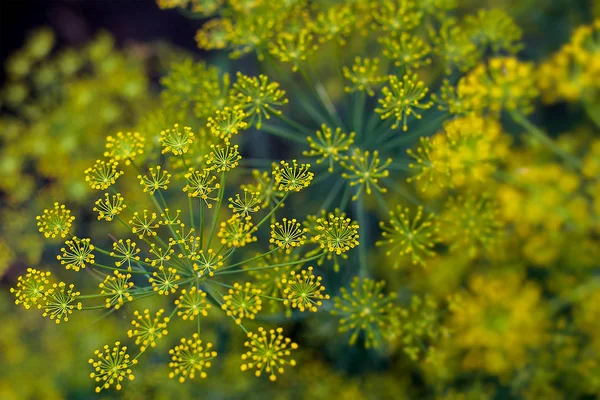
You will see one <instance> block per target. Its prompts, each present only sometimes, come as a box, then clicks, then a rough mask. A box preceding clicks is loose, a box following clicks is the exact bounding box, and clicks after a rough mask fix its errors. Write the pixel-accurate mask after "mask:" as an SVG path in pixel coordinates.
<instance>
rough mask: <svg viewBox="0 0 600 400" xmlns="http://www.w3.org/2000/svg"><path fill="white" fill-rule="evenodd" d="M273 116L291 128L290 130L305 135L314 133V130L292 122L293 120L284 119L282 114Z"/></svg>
mask: <svg viewBox="0 0 600 400" xmlns="http://www.w3.org/2000/svg"><path fill="white" fill-rule="evenodd" d="M275 116H276V117H277V118H279V119H280V120H282V121H283V122H285V123H286V124H288V125H289V126H291V127H292V128H295V129H298V130H299V131H301V132H302V133H304V134H305V135H311V134H312V133H313V132H314V129H311V128H309V127H307V126H305V125H302V124H301V123H299V122H296V121H294V120H293V119H290V118H288V117H286V116H285V115H283V113H280V114H275Z"/></svg>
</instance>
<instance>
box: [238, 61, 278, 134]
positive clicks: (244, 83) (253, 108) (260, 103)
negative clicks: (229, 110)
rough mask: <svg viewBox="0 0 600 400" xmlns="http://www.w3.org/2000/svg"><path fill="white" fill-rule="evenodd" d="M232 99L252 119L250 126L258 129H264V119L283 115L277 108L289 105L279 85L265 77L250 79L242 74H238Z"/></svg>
mask: <svg viewBox="0 0 600 400" xmlns="http://www.w3.org/2000/svg"><path fill="white" fill-rule="evenodd" d="M231 97H232V99H233V100H234V101H235V102H236V104H238V105H239V106H240V107H241V108H242V109H243V110H244V111H246V114H247V116H248V117H250V122H249V123H250V125H256V129H260V128H261V127H262V120H263V117H264V118H266V119H270V118H271V114H275V115H281V110H278V109H277V108H276V107H279V106H282V105H285V104H287V103H288V99H287V98H285V91H284V90H283V89H280V88H279V83H277V82H269V78H268V77H267V76H265V75H259V76H258V77H255V76H252V77H250V76H246V75H243V74H242V73H241V72H238V73H237V81H236V82H235V83H234V85H233V91H232V95H231Z"/></svg>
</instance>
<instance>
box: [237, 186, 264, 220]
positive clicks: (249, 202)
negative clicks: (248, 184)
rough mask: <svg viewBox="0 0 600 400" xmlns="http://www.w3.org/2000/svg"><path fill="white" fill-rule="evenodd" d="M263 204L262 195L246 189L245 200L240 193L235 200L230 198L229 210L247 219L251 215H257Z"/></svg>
mask: <svg viewBox="0 0 600 400" xmlns="http://www.w3.org/2000/svg"><path fill="white" fill-rule="evenodd" d="M261 202H262V201H261V199H260V193H256V192H250V191H249V190H248V189H247V188H244V197H243V198H242V197H241V196H240V194H239V193H237V194H236V195H235V198H233V197H230V198H229V208H230V209H231V210H232V211H233V212H234V213H235V214H240V215H241V216H243V217H247V216H248V215H250V213H255V212H257V211H258V210H260V205H261Z"/></svg>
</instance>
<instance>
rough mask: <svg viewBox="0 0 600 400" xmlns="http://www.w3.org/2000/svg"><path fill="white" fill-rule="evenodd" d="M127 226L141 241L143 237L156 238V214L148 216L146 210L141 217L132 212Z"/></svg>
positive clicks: (137, 213) (157, 224)
mask: <svg viewBox="0 0 600 400" xmlns="http://www.w3.org/2000/svg"><path fill="white" fill-rule="evenodd" d="M129 225H131V231H132V232H133V234H134V235H138V237H139V238H140V239H143V238H144V236H156V229H157V228H158V227H159V223H158V221H157V215H156V213H154V212H153V213H151V214H150V212H149V211H148V210H144V211H143V217H142V216H140V213H139V212H137V211H136V212H134V213H133V218H132V219H131V220H130V221H129Z"/></svg>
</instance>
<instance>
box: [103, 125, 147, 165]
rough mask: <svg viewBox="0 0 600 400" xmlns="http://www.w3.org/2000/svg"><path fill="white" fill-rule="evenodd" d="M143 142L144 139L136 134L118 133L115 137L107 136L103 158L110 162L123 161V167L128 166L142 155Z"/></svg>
mask: <svg viewBox="0 0 600 400" xmlns="http://www.w3.org/2000/svg"><path fill="white" fill-rule="evenodd" d="M145 141H146V139H145V138H144V137H143V136H142V135H140V134H139V133H138V132H127V133H123V132H118V133H117V134H116V135H115V136H107V137H106V151H105V152H104V157H107V158H109V159H110V160H111V161H121V160H124V162H125V165H129V164H131V162H132V161H134V160H135V158H136V157H137V156H139V155H142V154H143V153H144V142H145Z"/></svg>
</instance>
